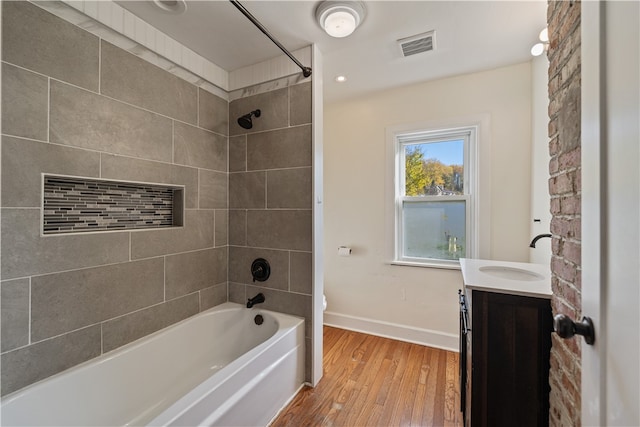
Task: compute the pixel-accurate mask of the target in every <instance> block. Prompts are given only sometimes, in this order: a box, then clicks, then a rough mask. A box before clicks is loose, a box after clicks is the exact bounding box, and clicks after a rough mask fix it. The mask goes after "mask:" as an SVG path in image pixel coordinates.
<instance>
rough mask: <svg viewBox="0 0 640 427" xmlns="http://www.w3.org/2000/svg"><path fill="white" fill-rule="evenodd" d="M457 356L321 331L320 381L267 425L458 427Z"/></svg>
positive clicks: (354, 334)
mask: <svg viewBox="0 0 640 427" xmlns="http://www.w3.org/2000/svg"><path fill="white" fill-rule="evenodd" d="M459 409H460V390H459V385H458V353H453V352H450V351H445V350H439V349H435V348H430V347H425V346H421V345H417V344H410V343H405V342H402V341H395V340H391V339H387V338H380V337H376V336H373V335H367V334H362V333H359V332H352V331H347V330H344V329H338V328H332V327H329V326H325V327H324V376H323V378H322V380H320V382H319V383H318V385H317V387H316V388H311V387H305V388H303V389H302V390H301V391H300V392H299V393H298V394H297V395H296V397H295V398H294V399H293V400H292V401H291V403H290V404H289V405H288V406H287V407H286V408H285V409H284V410H283V411H282V412H281V413H280V415H279V416H278V417H277V418H276V419H275V420H274V421H273V423H272V424H271V426H272V427H284V426H288V427H299V426H341V427H342V426H344V427H361V426H376V427H387V426H461V425H462V421H461V419H462V414H461V413H460V411H459Z"/></svg>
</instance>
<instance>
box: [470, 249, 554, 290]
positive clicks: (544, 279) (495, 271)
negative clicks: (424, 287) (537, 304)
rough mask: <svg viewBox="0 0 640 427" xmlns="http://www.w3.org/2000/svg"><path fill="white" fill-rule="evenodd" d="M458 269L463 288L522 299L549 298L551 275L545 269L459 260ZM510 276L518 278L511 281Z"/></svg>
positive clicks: (534, 265) (546, 268)
mask: <svg viewBox="0 0 640 427" xmlns="http://www.w3.org/2000/svg"><path fill="white" fill-rule="evenodd" d="M460 267H461V269H462V277H463V279H464V286H465V288H468V289H471V290H477V291H485V292H496V293H501V294H511V295H521V296H525V297H534V298H546V299H550V298H551V271H550V268H549V266H548V265H543V264H531V263H526V262H508V261H493V260H484V259H470V258H460ZM483 270H484V271H483ZM510 276H522V278H521V279H514V278H512V277H510ZM523 279H524V280H523Z"/></svg>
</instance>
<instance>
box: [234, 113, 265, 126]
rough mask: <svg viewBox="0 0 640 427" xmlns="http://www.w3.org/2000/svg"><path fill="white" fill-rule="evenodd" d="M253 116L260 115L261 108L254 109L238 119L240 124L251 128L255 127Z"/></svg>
mask: <svg viewBox="0 0 640 427" xmlns="http://www.w3.org/2000/svg"><path fill="white" fill-rule="evenodd" d="M251 116H255V117H260V110H254V111H252V112H250V113H248V114H245V115H244V116H242V117H240V118H239V119H238V124H239V125H240V126H242V127H243V128H245V129H251V128H252V127H253V122H252V120H251Z"/></svg>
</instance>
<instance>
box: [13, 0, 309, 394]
mask: <svg viewBox="0 0 640 427" xmlns="http://www.w3.org/2000/svg"><path fill="white" fill-rule="evenodd" d="M2 8H3V10H2V19H3V23H2V39H3V51H2V94H3V98H2V142H1V144H2V147H1V148H2V199H1V203H2V230H1V232H2V242H1V245H2V247H1V255H2V259H1V261H2V267H1V282H0V290H1V294H2V295H1V297H2V312H1V316H2V318H1V321H2V329H1V332H2V347H1V352H2V354H1V358H2V360H1V363H2V365H1V369H2V371H1V382H2V389H1V392H2V394H3V395H5V394H7V393H10V392H12V391H15V390H18V389H20V388H22V387H24V386H26V385H29V384H31V383H33V382H36V381H38V380H40V379H43V378H46V377H48V376H50V375H53V374H55V373H57V372H60V371H62V370H64V369H67V368H69V367H72V366H74V365H77V364H79V363H82V362H84V361H86V360H88V359H91V358H94V357H97V356H99V355H101V354H103V353H106V352H108V351H111V350H113V349H115V348H118V347H120V346H122V345H124V344H127V343H129V342H131V341H133V340H136V339H138V338H141V337H143V336H145V335H148V334H150V333H152V332H154V331H156V330H158V329H161V328H163V327H165V326H168V325H170V324H173V323H175V322H178V321H180V320H182V319H184V318H186V317H189V316H192V315H194V314H196V313H198V312H200V311H203V310H206V309H208V308H210V307H212V306H215V305H217V304H220V303H222V302H225V301H227V300H232V301H237V302H244V301H245V298H246V297H247V296H253V295H252V294H254V293H257V292H258V291H263V293H264V294H265V295H266V297H267V300H266V302H265V304H264V306H265V307H266V308H270V309H275V310H278V311H282V312H286V313H293V314H298V315H301V316H305V317H306V319H307V337H310V326H311V325H310V322H311V200H310V197H311V196H310V195H311V186H310V179H311V154H310V147H311V136H310V128H311V125H310V123H311V119H310V105H311V93H310V89H311V88H310V84H309V83H303V84H299V85H295V86H292V87H284V88H282V89H279V90H275V91H272V92H268V93H262V94H260V95H255V96H252V97H247V98H242V99H239V100H236V101H233V102H232V103H231V104H229V102H228V101H226V100H225V99H222V98H220V97H218V96H215V95H213V94H211V93H210V92H207V91H205V90H203V89H202V88H199V87H197V86H195V85H193V84H191V83H188V82H186V81H185V80H182V79H180V78H178V77H176V76H175V75H173V74H171V73H169V72H167V71H164V70H161V69H160V68H157V67H156V66H154V65H152V64H150V63H148V62H146V61H144V60H142V59H140V58H139V57H137V56H135V55H133V54H130V53H128V52H126V51H124V50H122V49H120V48H118V47H116V46H114V45H112V44H110V43H108V42H106V41H105V40H102V39H100V38H99V37H97V36H95V35H93V34H91V33H89V32H87V31H84V30H82V29H80V28H79V27H76V26H74V25H72V24H70V23H68V22H66V21H64V20H62V19H60V18H57V17H55V16H54V15H51V14H49V13H48V12H46V11H44V10H43V9H40V8H39V7H38V6H36V5H33V4H31V3H28V2H23V1H20V2H14V1H11V2H2ZM255 108H260V109H261V110H262V112H263V115H262V116H261V117H260V118H259V119H255V120H254V124H255V126H254V129H252V130H251V131H250V132H249V133H247V134H244V133H243V134H240V132H239V129H238V128H237V125H235V119H236V118H237V117H238V115H239V113H240V112H241V113H242V114H246V113H247V112H249V111H250V110H253V109H255ZM230 109H231V116H230V115H229V110H230ZM245 110H246V111H245ZM229 117H231V120H229ZM229 129H231V134H232V137H231V138H230V137H229ZM229 165H231V170H229ZM42 174H50V175H61V176H77V177H78V176H79V177H87V178H96V179H101V180H113V181H131V182H148V183H157V184H165V185H167V186H181V187H184V207H185V210H184V219H183V220H184V225H183V226H181V227H171V228H165V229H148V230H123V231H109V232H93V233H72V234H55V235H43V234H42V232H41V227H42V225H41V221H42V217H41V208H42V206H41V204H42ZM260 191H262V195H260V194H259V193H260ZM230 207H231V218H230V211H229V208H230ZM230 219H231V221H230ZM228 237H229V238H228ZM258 256H260V257H263V258H266V259H268V260H269V261H270V262H271V265H272V276H271V278H270V279H269V280H268V281H267V282H263V283H261V284H260V287H258V286H254V284H253V282H252V281H251V276H250V274H249V267H250V265H251V261H252V259H253V258H254V257H258ZM307 343H308V344H309V340H308V341H307ZM309 348H310V345H309ZM307 353H309V352H307ZM307 371H309V368H307Z"/></svg>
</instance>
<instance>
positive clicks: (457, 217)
mask: <svg viewBox="0 0 640 427" xmlns="http://www.w3.org/2000/svg"><path fill="white" fill-rule="evenodd" d="M465 205H466V201H464V200H458V201H450V202H447V201H442V202H440V201H438V202H417V203H416V202H405V203H404V204H403V208H402V225H403V236H402V241H403V246H404V247H403V255H404V256H405V257H409V258H434V259H446V260H457V259H458V258H464V257H465V250H466V233H465V229H466V218H465V216H466V213H465V212H466V208H465Z"/></svg>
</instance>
